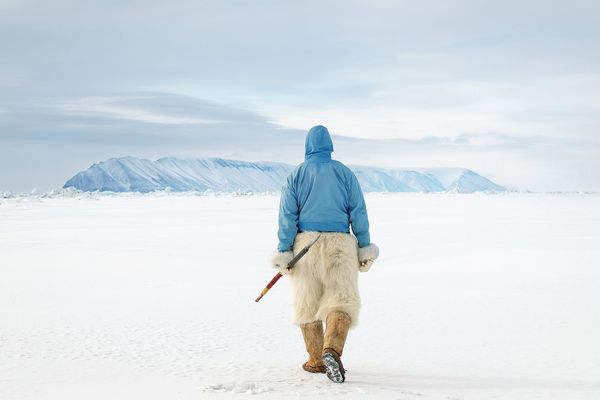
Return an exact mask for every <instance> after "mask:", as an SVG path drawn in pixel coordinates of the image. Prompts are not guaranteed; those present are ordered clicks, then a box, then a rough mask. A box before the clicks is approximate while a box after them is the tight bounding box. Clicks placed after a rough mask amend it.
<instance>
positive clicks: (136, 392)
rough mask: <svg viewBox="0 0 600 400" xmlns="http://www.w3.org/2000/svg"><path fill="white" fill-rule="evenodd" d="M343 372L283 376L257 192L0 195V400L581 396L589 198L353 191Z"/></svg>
mask: <svg viewBox="0 0 600 400" xmlns="http://www.w3.org/2000/svg"><path fill="white" fill-rule="evenodd" d="M366 200H367V205H368V208H369V213H370V219H371V232H372V239H373V241H374V242H376V243H377V244H378V245H379V246H380V248H381V256H380V259H379V260H377V261H376V263H375V264H374V266H373V268H372V269H371V271H369V272H367V273H363V274H361V275H360V286H361V293H362V299H363V308H362V314H361V319H360V321H359V324H358V326H357V327H356V328H355V329H353V330H352V331H351V332H350V335H349V338H348V342H347V345H346V349H345V352H344V356H343V360H344V363H345V366H346V367H347V369H348V372H347V381H346V383H344V384H334V383H331V382H329V381H328V380H327V378H326V377H325V376H324V375H313V374H309V373H306V372H304V371H302V370H301V367H300V366H301V364H302V362H303V361H305V352H304V347H303V341H302V337H301V335H300V331H299V329H298V328H297V327H295V326H293V325H292V324H291V323H290V322H289V321H290V317H291V310H290V299H289V294H288V281H287V278H286V277H284V278H282V279H281V280H280V281H279V283H277V285H276V286H275V287H274V288H273V289H272V290H271V291H270V292H269V293H268V294H267V295H266V296H265V297H264V298H263V299H262V300H261V302H260V303H255V302H254V299H255V298H256V296H257V295H258V294H259V292H260V291H261V290H262V288H263V287H264V286H265V284H266V283H267V282H268V281H269V280H270V279H271V278H272V276H273V275H274V273H275V272H274V271H273V270H272V269H270V268H269V266H268V263H267V260H268V258H269V256H270V253H271V252H272V250H273V249H274V248H275V246H276V219H277V205H278V201H279V199H278V197H277V196H247V197H234V196H181V195H180V196H168V195H163V196H147V195H145V196H142V195H127V196H85V197H84V196H82V197H70V198H69V197H59V198H13V199H0V273H1V277H2V278H1V279H0V399H2V400H17V399H19V400H28V399H32V400H33V399H36V400H39V399H61V400H69V399H86V400H87V399H147V400H152V399H213V398H214V399H230V398H233V399H242V398H249V397H264V398H294V397H302V398H323V399H325V398H327V399H328V398H340V397H342V396H345V398H348V399H380V398H381V399H434V400H438V399H439V400H441V399H443V400H458V399H464V400H471V399H472V400H486V399H511V400H513V399H517V400H518V399H524V400H533V399H544V400H548V399H569V400H573V399H590V400H591V399H598V398H600V340H598V338H600V313H599V312H598V307H599V306H600V291H599V290H598V288H599V286H600V285H599V284H600V270H599V268H598V265H599V264H598V260H600V246H598V244H599V243H600V201H599V200H600V196H599V195H574V194H572V195H565V194H563V195H557V194H515V193H512V194H499V195H485V194H470V195H465V194H414V193H413V194H388V195H382V194H369V195H367V196H366Z"/></svg>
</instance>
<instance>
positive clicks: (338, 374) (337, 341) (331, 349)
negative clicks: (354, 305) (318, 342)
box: [323, 311, 351, 383]
mask: <svg viewBox="0 0 600 400" xmlns="http://www.w3.org/2000/svg"><path fill="white" fill-rule="evenodd" d="M350 322H351V319H350V316H349V315H348V314H346V313H345V312H343V311H332V312H330V313H329V315H327V329H326V331H325V341H324V344H323V364H325V373H326V374H327V377H328V378H329V379H330V380H331V381H333V382H335V383H342V382H344V381H345V380H346V370H345V369H344V366H343V365H342V359H341V358H340V357H341V356H342V352H343V351H344V344H345V343H346V337H347V336H348V329H350Z"/></svg>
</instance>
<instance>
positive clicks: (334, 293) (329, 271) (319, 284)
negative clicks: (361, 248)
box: [290, 232, 360, 326]
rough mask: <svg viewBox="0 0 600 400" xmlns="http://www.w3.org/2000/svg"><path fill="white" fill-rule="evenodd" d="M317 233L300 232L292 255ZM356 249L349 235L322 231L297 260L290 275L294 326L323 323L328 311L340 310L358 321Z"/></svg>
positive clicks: (354, 242)
mask: <svg viewBox="0 0 600 400" xmlns="http://www.w3.org/2000/svg"><path fill="white" fill-rule="evenodd" d="M318 234H319V233H318V232H301V233H299V234H298V235H297V236H296V240H295V241H294V254H298V252H299V251H300V250H302V248H303V247H304V246H306V245H307V244H309V243H310V242H311V241H312V240H314V238H316V237H317V235H318ZM358 266H359V262H358V248H357V243H356V239H355V238H354V236H352V235H350V234H348V233H337V232H324V233H322V234H321V238H320V239H319V240H318V241H317V242H316V243H315V244H314V246H313V247H311V249H310V251H309V252H308V253H306V255H305V256H304V257H303V258H302V259H300V261H298V263H297V264H296V266H295V267H294V273H293V274H291V275H290V283H291V288H292V297H293V304H294V319H293V322H294V323H295V324H297V325H302V324H306V323H309V322H314V321H319V320H320V321H325V320H326V319H327V315H328V314H329V313H330V312H331V311H343V312H345V313H347V314H348V315H349V316H350V318H351V326H353V325H355V324H356V323H357V321H358V313H359V309H360V295H359V292H358Z"/></svg>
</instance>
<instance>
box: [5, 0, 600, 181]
mask: <svg viewBox="0 0 600 400" xmlns="http://www.w3.org/2000/svg"><path fill="white" fill-rule="evenodd" d="M598 49H600V2H598V1H577V0H575V1H564V2H563V1H537V0H532V1H527V2H523V1H518V2H517V1H514V2H513V1H487V2H486V1H451V0H447V1H441V0H440V1H412V2H408V1H375V0H370V1H348V0H346V1H322V0H321V1H302V2H292V1H276V0H273V1H260V0H258V1H241V0H239V1H226V0H222V1H176V0H175V1H173V0H171V1H148V0H145V1H126V0H121V1H112V0H102V1H81V0H77V1H65V0H54V1H28V0H0V191H1V190H11V191H29V190H31V189H33V188H37V189H38V190H49V189H51V188H56V187H60V186H62V184H63V183H64V182H65V181H66V180H67V179H68V178H69V177H71V176H72V175H74V174H75V173H76V172H78V171H79V170H82V169H85V168H87V167H88V166H89V165H91V164H92V163H94V162H97V161H101V160H104V159H106V158H109V157H117V156H125V155H133V156H138V157H149V158H158V157H162V156H183V157H194V156H198V157H201V156H215V157H230V158H238V159H245V160H273V161H287V162H293V163H296V162H300V161H301V160H302V153H303V148H302V142H303V136H304V134H305V132H306V131H307V130H308V129H309V128H310V127H311V126H313V125H316V124H323V125H326V126H327V127H328V128H329V129H330V131H331V132H332V133H333V134H335V135H337V136H346V137H351V138H356V139H345V138H343V137H336V138H335V144H336V152H335V153H334V156H335V157H336V158H338V159H340V160H341V161H346V162H348V163H354V164H364V165H380V166H389V167H433V166H458V167H466V168H471V169H473V170H475V171H477V172H479V173H481V174H483V175H485V176H488V177H490V178H491V179H493V180H495V181H496V182H498V183H500V184H503V185H508V186H512V187H516V188H519V189H530V190H567V191H571V190H588V191H600V51H599V50H598ZM360 139H363V140H360Z"/></svg>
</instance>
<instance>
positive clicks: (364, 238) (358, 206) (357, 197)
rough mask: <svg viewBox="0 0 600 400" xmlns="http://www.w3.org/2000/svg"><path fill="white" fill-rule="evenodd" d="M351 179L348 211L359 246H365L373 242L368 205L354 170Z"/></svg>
mask: <svg viewBox="0 0 600 400" xmlns="http://www.w3.org/2000/svg"><path fill="white" fill-rule="evenodd" d="M349 180H350V182H349V185H348V196H349V199H348V213H349V214H350V225H351V226H352V233H354V236H356V239H357V240H358V247H365V246H368V245H369V244H370V243H371V237H370V235H369V216H368V215H367V206H366V204H365V198H364V197H363V193H362V189H361V188H360V184H359V183H358V179H357V178H356V175H354V173H353V172H350V179H349Z"/></svg>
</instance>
